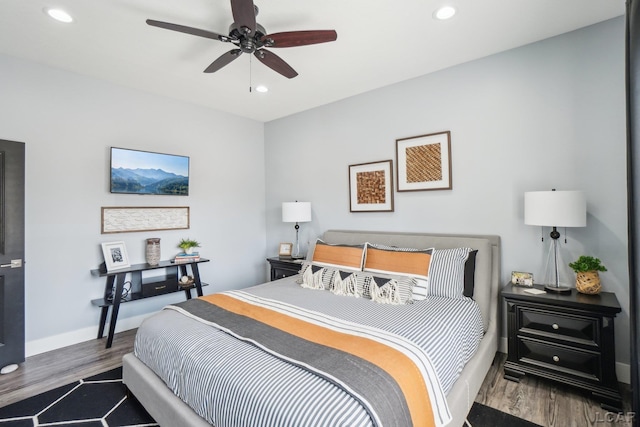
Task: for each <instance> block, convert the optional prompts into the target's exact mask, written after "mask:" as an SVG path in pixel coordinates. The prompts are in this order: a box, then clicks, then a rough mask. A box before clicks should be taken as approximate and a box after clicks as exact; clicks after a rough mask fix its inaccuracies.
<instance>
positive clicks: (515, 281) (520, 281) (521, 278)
mask: <svg viewBox="0 0 640 427" xmlns="http://www.w3.org/2000/svg"><path fill="white" fill-rule="evenodd" d="M511 284H512V285H515V286H524V287H526V288H532V287H533V274H532V273H526V272H524V271H512V272H511Z"/></svg>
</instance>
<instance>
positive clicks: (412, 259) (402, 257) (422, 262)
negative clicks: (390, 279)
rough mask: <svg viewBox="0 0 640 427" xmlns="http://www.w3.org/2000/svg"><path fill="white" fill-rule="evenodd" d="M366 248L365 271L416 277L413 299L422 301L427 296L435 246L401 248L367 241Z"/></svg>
mask: <svg viewBox="0 0 640 427" xmlns="http://www.w3.org/2000/svg"><path fill="white" fill-rule="evenodd" d="M365 249H366V252H365V265H364V271H372V272H382V273H391V274H401V275H408V276H411V277H413V278H415V279H416V280H415V283H414V287H413V293H412V296H411V299H412V300H414V301H420V300H424V299H426V298H427V288H428V286H429V268H430V266H431V260H432V253H433V250H434V249H433V248H429V249H416V248H399V247H394V246H386V245H379V244H372V243H367V244H366V245H365Z"/></svg>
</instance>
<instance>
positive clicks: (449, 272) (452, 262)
mask: <svg viewBox="0 0 640 427" xmlns="http://www.w3.org/2000/svg"><path fill="white" fill-rule="evenodd" d="M471 251H472V249H471V248H455V249H435V250H434V251H433V260H432V261H431V268H430V270H429V271H430V275H429V288H428V295H433V296H442V297H448V298H463V297H464V296H465V295H464V284H465V264H466V261H467V259H468V258H469V253H470V252H471ZM474 265H475V262H474Z"/></svg>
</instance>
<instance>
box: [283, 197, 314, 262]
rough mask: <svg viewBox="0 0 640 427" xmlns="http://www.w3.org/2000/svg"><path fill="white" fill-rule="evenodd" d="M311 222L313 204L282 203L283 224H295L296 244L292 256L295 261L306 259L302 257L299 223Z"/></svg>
mask: <svg viewBox="0 0 640 427" xmlns="http://www.w3.org/2000/svg"><path fill="white" fill-rule="evenodd" d="M310 221H311V203H309V202H298V201H297V200H296V201H295V202H283V203H282V222H295V223H296V225H295V227H294V228H295V229H296V243H295V247H294V252H293V254H292V255H291V257H292V258H294V259H299V258H304V256H302V255H300V240H299V239H298V231H299V230H300V225H299V224H298V223H299V222H310Z"/></svg>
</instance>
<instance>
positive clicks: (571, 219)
mask: <svg viewBox="0 0 640 427" xmlns="http://www.w3.org/2000/svg"><path fill="white" fill-rule="evenodd" d="M524 223H525V224H527V225H540V226H545V227H585V226H586V225H587V199H586V197H585V195H584V193H583V192H582V191H530V192H527V193H524Z"/></svg>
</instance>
